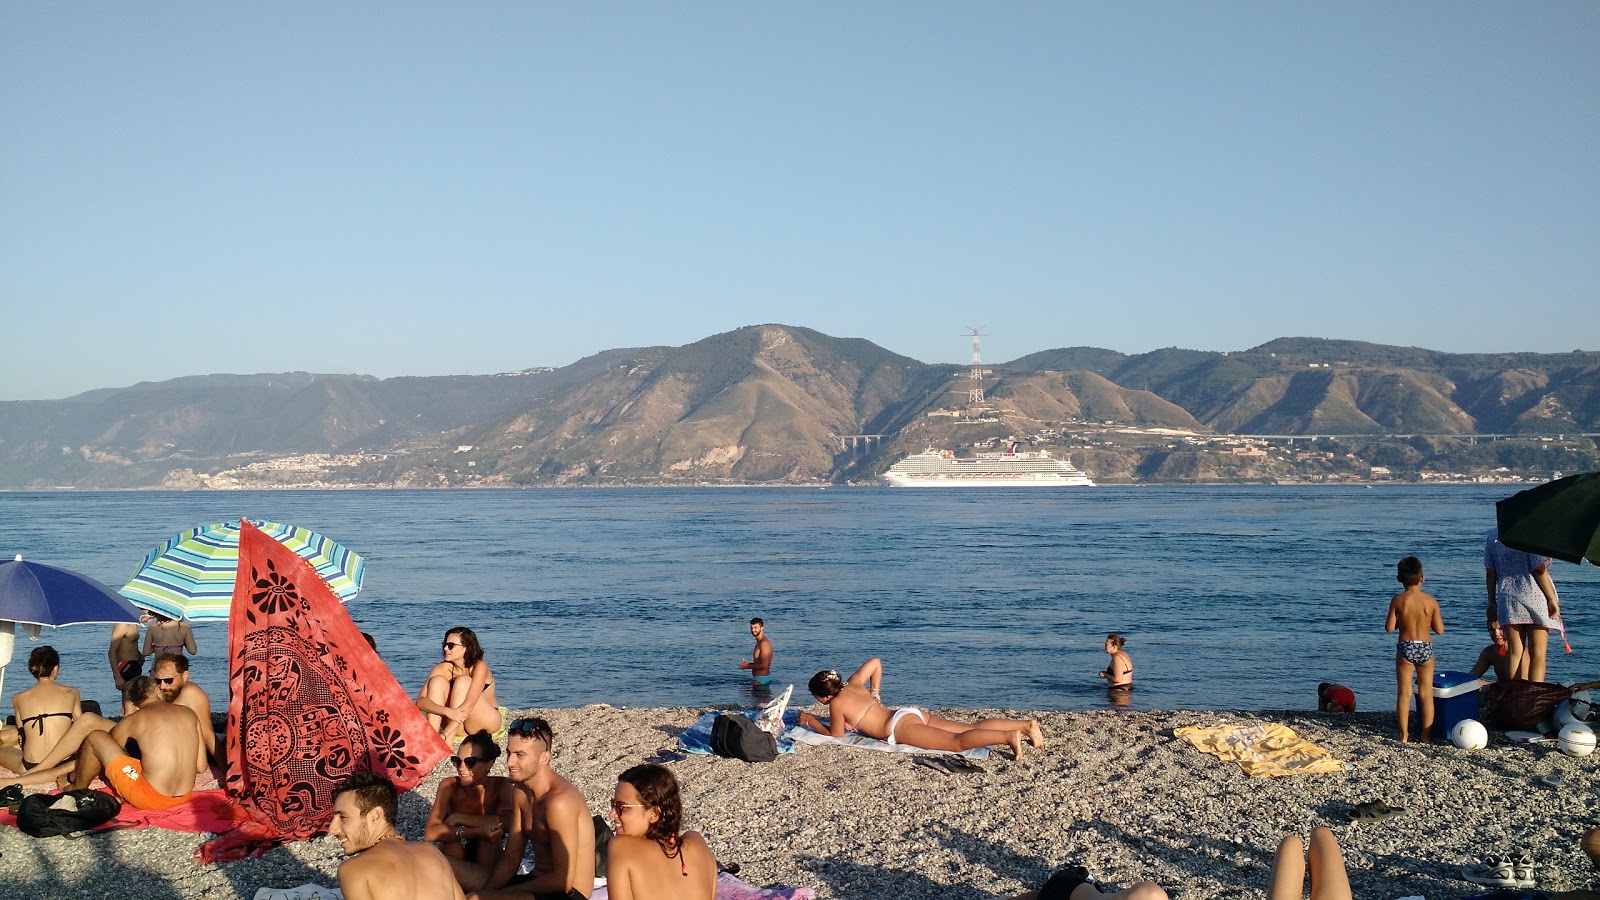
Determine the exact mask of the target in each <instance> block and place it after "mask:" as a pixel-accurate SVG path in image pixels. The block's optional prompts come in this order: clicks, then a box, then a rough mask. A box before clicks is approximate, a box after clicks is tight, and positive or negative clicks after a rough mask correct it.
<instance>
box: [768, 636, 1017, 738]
mask: <svg viewBox="0 0 1600 900" xmlns="http://www.w3.org/2000/svg"><path fill="white" fill-rule="evenodd" d="M808 687H809V688H810V689H811V696H813V697H815V698H817V702H818V703H821V704H822V705H824V706H826V707H828V716H829V719H828V721H826V722H824V721H822V720H821V719H818V718H817V717H816V716H813V715H812V714H810V713H806V712H803V713H801V714H800V718H799V722H800V724H801V725H803V726H805V727H807V728H810V729H811V730H812V731H816V732H820V733H822V734H826V735H830V736H832V737H836V738H837V737H844V734H845V732H846V731H857V732H860V733H861V734H864V735H866V736H867V737H872V738H877V739H878V740H880V741H888V742H889V743H890V744H905V745H906V746H908V747H921V748H922V749H924V750H946V751H961V750H971V749H973V748H975V747H998V746H1000V745H1002V744H1004V745H1006V746H1008V747H1010V748H1011V754H1012V756H1014V757H1015V758H1017V759H1021V758H1022V737H1023V735H1024V734H1026V735H1027V737H1028V741H1029V743H1031V744H1033V746H1035V747H1043V746H1044V733H1043V732H1041V731H1040V730H1039V723H1038V722H1037V721H1035V720H1033V719H984V720H983V721H981V722H975V723H973V724H971V725H968V724H967V723H965V722H952V721H950V720H949V719H942V718H940V717H938V716H936V715H934V714H933V713H930V712H928V711H926V710H923V709H919V708H917V707H915V706H902V707H900V708H898V709H890V708H889V707H887V706H884V705H883V701H882V700H880V699H878V692H879V690H880V689H881V688H882V687H883V661H882V660H880V659H878V658H877V657H873V658H872V659H869V660H867V661H866V662H864V663H862V664H861V668H859V669H857V670H856V671H855V673H854V674H852V675H851V676H850V678H849V680H848V681H846V680H842V679H840V678H839V673H838V672H835V671H834V670H832V669H827V670H825V671H822V672H818V673H817V674H815V675H813V676H811V683H810V684H809V685H808Z"/></svg>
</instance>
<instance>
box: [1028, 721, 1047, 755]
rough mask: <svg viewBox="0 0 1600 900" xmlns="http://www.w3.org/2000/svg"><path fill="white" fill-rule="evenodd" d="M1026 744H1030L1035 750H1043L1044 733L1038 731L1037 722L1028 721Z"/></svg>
mask: <svg viewBox="0 0 1600 900" xmlns="http://www.w3.org/2000/svg"><path fill="white" fill-rule="evenodd" d="M1028 743H1030V744H1032V745H1033V748H1034V749H1035V750H1043V749H1044V732H1043V731H1042V730H1040V728H1039V722H1038V721H1037V720H1033V719H1030V720H1029V721H1028Z"/></svg>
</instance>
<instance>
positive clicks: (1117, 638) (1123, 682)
mask: <svg viewBox="0 0 1600 900" xmlns="http://www.w3.org/2000/svg"><path fill="white" fill-rule="evenodd" d="M1127 643H1128V640H1127V638H1124V637H1123V636H1122V635H1120V634H1108V635H1106V643H1105V650H1106V653H1108V654H1110V656H1111V662H1110V664H1109V665H1107V666H1106V667H1105V668H1104V669H1101V670H1100V677H1101V678H1104V679H1105V680H1106V687H1108V688H1131V687H1133V657H1131V656H1129V655H1128V651H1126V650H1124V649H1122V648H1123V646H1124V645H1126V644H1127Z"/></svg>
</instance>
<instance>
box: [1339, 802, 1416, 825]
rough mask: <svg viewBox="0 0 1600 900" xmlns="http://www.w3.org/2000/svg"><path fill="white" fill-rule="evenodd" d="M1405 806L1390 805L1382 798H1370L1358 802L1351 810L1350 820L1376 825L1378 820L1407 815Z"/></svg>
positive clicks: (1385, 820)
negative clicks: (1363, 801)
mask: <svg viewBox="0 0 1600 900" xmlns="http://www.w3.org/2000/svg"><path fill="white" fill-rule="evenodd" d="M1405 812H1406V810H1405V807H1403V806H1390V805H1389V804H1387V803H1385V802H1383V801H1382V800H1368V801H1367V802H1366V803H1358V804H1356V806H1355V808H1354V809H1352V810H1351V811H1350V821H1351V822H1359V823H1362V824H1366V825H1375V824H1377V823H1378V822H1387V821H1389V820H1390V819H1393V818H1397V817H1399V816H1403V815H1405Z"/></svg>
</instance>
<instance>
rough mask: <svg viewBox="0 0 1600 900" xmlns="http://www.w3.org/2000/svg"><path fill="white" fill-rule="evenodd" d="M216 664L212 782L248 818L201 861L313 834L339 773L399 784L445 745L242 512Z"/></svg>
mask: <svg viewBox="0 0 1600 900" xmlns="http://www.w3.org/2000/svg"><path fill="white" fill-rule="evenodd" d="M228 673H229V675H228V692H229V700H228V727H227V739H228V753H227V758H228V769H227V777H226V778H225V779H224V781H223V787H224V789H226V790H227V792H228V796H229V798H231V799H232V800H233V801H234V802H235V804H237V805H238V806H239V807H240V808H241V809H243V810H244V811H245V812H246V813H248V816H249V821H247V822H245V823H243V824H242V825H240V826H239V828H237V829H236V830H235V831H233V832H232V833H231V834H227V835H223V836H221V837H219V838H217V839H215V840H212V841H209V842H207V843H206V844H203V845H201V847H200V849H199V850H197V851H196V856H197V857H199V858H200V859H201V860H202V861H204V862H215V861H219V860H229V859H242V858H244V857H246V856H252V855H259V854H260V853H262V852H264V851H265V850H267V849H268V848H269V847H271V846H273V845H275V844H278V843H282V842H284V841H290V840H303V839H305V838H309V837H311V836H313V835H316V834H319V833H321V832H322V831H324V830H325V829H326V828H327V824H328V817H329V816H330V815H331V814H332V810H333V789H334V787H335V786H337V785H338V783H339V782H340V781H341V780H343V779H344V778H345V777H346V776H349V775H352V774H355V773H357V772H376V773H378V774H380V775H384V776H386V777H387V778H388V779H389V780H390V781H393V782H394V785H395V787H396V788H398V789H399V790H401V791H407V790H410V789H411V788H413V787H415V786H416V785H417V784H418V783H420V782H421V781H422V779H423V778H425V777H426V776H427V775H428V773H429V772H431V771H432V770H433V767H434V766H435V765H436V764H438V762H439V761H440V760H442V759H444V758H445V757H447V756H449V755H450V749H449V748H448V747H447V746H445V743H444V739H443V738H441V737H440V736H439V733H438V732H437V731H435V730H434V729H433V728H432V727H430V726H429V725H428V720H427V719H426V718H425V717H424V716H423V715H422V712H421V711H420V710H418V709H417V707H416V705H415V704H414V703H412V702H411V697H410V696H409V695H408V694H407V693H406V692H405V691H404V690H403V689H402V688H401V687H400V685H399V684H398V683H397V682H396V681H395V680H394V676H393V675H390V674H389V669H388V667H387V666H385V665H384V664H383V661H382V660H380V659H379V658H378V655H377V654H376V653H374V652H373V650H372V648H371V647H370V646H368V644H367V642H366V639H365V638H363V637H362V636H361V631H360V630H359V629H357V628H356V626H355V623H354V622H352V621H351V620H350V615H349V613H347V612H345V609H344V605H343V604H342V603H340V602H339V598H338V597H337V596H335V595H334V593H333V591H331V590H329V588H328V585H327V583H326V582H324V581H323V580H322V578H321V577H319V576H318V575H317V573H316V570H315V569H313V568H312V567H311V565H310V564H309V563H307V562H306V561H305V560H304V559H301V558H300V556H299V555H298V554H296V553H294V552H293V551H292V550H289V549H287V548H285V547H284V546H283V545H282V544H280V543H278V542H277V541H275V540H273V539H272V538H270V537H268V536H267V535H265V534H263V533H262V532H261V531H260V530H259V529H257V528H256V527H255V526H253V525H251V524H250V523H249V522H244V523H242V524H241V526H240V533H239V574H238V577H237V580H236V581H235V582H234V588H233V604H232V606H231V607H230V609H229V614H228Z"/></svg>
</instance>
